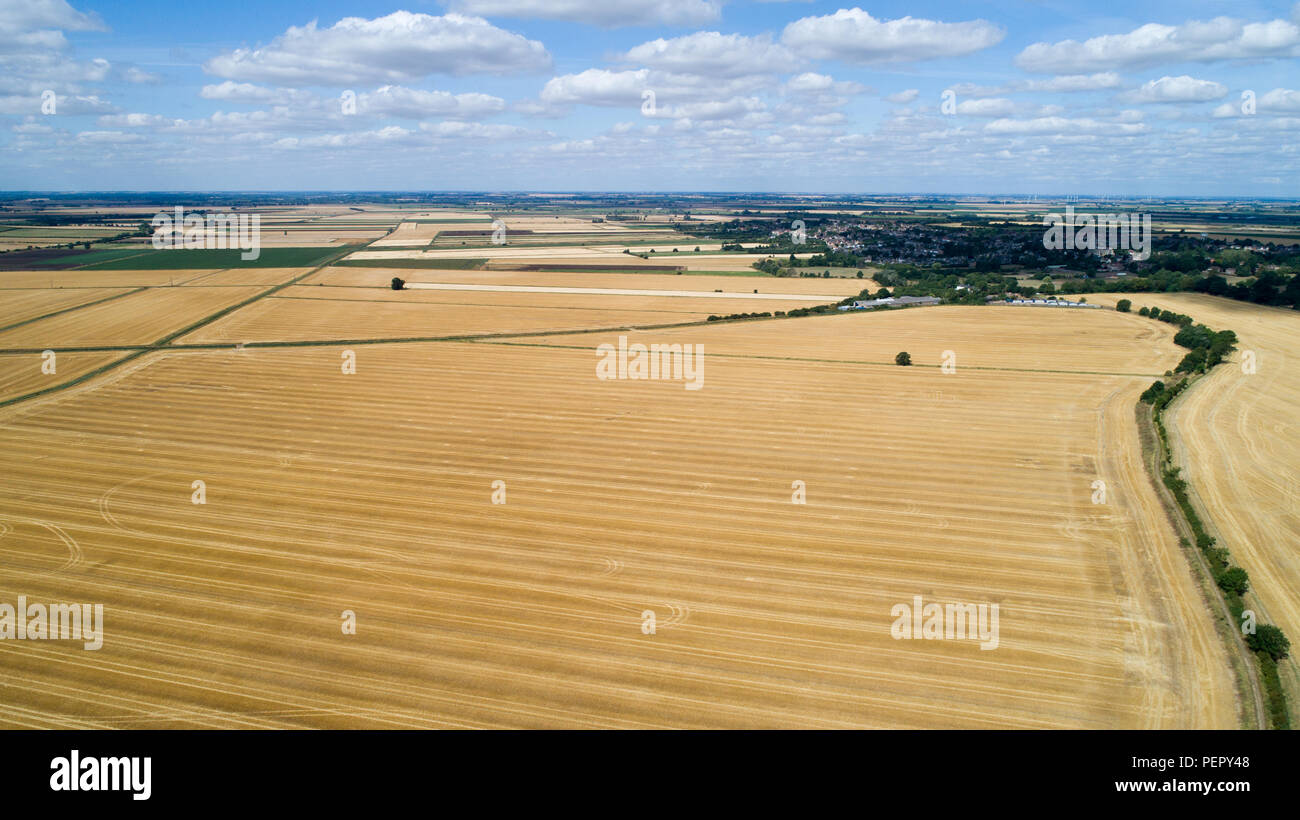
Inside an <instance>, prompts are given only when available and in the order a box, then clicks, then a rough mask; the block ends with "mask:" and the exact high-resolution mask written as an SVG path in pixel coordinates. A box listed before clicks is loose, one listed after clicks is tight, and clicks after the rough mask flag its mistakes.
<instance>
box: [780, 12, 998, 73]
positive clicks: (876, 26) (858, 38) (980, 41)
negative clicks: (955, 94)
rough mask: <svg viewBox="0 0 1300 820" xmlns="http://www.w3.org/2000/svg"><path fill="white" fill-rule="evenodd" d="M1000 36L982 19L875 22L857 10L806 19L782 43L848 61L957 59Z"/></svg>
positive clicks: (793, 25) (786, 33)
mask: <svg viewBox="0 0 1300 820" xmlns="http://www.w3.org/2000/svg"><path fill="white" fill-rule="evenodd" d="M1004 36H1005V31H1003V29H1002V28H1001V27H1000V26H995V25H993V24H992V23H990V22H988V21H986V20H971V21H969V22H964V23H944V22H939V21H935V20H923V19H917V18H914V17H903V18H901V19H898V20H877V19H875V18H874V17H872V16H871V15H870V14H868V13H867V12H865V11H863V10H862V9H859V8H853V9H840V10H839V11H837V12H835V13H834V14H830V15H826V16H824V17H805V18H803V19H801V20H796V21H794V22H793V23H790V24H789V25H787V26H786V27H785V31H784V32H783V33H782V34H781V42H783V43H784V44H785V45H787V46H789V47H790V48H792V49H794V50H795V51H797V52H798V53H800V54H807V55H808V56H810V57H817V58H822V59H831V60H844V61H846V62H853V63H885V62H902V61H912V60H930V59H935V58H939V57H958V56H961V55H964V54H972V53H974V52H976V51H980V50H981V49H985V48H988V47H989V46H992V45H996V44H997V43H998V42H1000V41H1001V40H1002V38H1003V37H1004Z"/></svg>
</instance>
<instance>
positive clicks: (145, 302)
mask: <svg viewBox="0 0 1300 820" xmlns="http://www.w3.org/2000/svg"><path fill="white" fill-rule="evenodd" d="M262 290H263V288H257V287H222V288H204V287H178V288H150V289H148V290H143V291H140V292H138V293H132V294H129V295H127V296H123V297H122V298H120V299H113V300H111V301H108V302H102V303H100V304H97V305H89V306H87V307H84V308H82V309H79V310H76V311H71V312H68V313H62V314H59V315H58V316H50V317H48V318H45V319H41V320H39V321H36V322H32V323H30V324H26V325H22V326H21V327H16V328H12V329H10V330H5V331H0V349H7V348H32V347H55V348H57V347H71V346H78V345H115V344H117V345H120V344H148V343H150V342H153V341H155V340H157V339H159V338H161V337H163V336H165V335H167V332H168V331H174V330H180V329H181V328H183V327H185V326H186V325H188V324H190V323H191V322H194V321H196V320H198V319H201V318H203V317H204V316H206V315H208V314H210V313H214V312H216V311H217V310H220V309H221V308H224V307H227V306H229V305H234V304H238V303H239V302H241V301H243V300H244V299H247V298H248V297H250V296H253V295H255V294H257V293H259V292H260V291H262Z"/></svg>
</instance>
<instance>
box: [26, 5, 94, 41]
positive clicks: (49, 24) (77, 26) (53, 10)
mask: <svg viewBox="0 0 1300 820" xmlns="http://www.w3.org/2000/svg"><path fill="white" fill-rule="evenodd" d="M41 29H66V30H68V31H107V30H108V27H107V26H105V25H104V21H103V20H101V19H99V15H98V14H95V13H94V12H91V13H90V14H86V13H85V12H80V11H77V10H76V9H74V8H73V7H72V6H70V5H68V4H67V2H65V0H5V2H3V3H0V35H5V36H6V38H7V37H8V36H10V35H14V34H22V33H24V32H33V31H38V30H41Z"/></svg>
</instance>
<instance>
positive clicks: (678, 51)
mask: <svg viewBox="0 0 1300 820" xmlns="http://www.w3.org/2000/svg"><path fill="white" fill-rule="evenodd" d="M623 59H624V60H626V61H629V62H634V63H638V64H640V65H644V66H649V67H650V68H656V69H660V70H663V71H671V72H676V73H686V74H711V75H714V76H719V77H740V76H745V75H749V74H773V73H784V72H787V71H793V70H794V69H795V68H796V67H797V66H798V64H799V59H798V58H797V57H796V56H795V54H794V53H793V52H792V51H790V49H788V48H786V47H785V46H782V45H779V44H777V43H774V42H772V38H771V36H769V35H765V34H764V35H759V36H756V37H746V36H744V35H741V34H720V33H719V32H716V31H697V32H695V33H694V34H688V35H686V36H684V37H674V38H672V39H671V40H665V39H663V38H662V37H661V38H659V39H658V40H651V41H650V42H648V43H642V44H641V45H639V46H636V47H635V48H633V49H631V50H629V51H628V52H627V53H626V54H624V55H623Z"/></svg>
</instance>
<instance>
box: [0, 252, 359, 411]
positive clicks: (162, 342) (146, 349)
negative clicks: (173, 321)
mask: <svg viewBox="0 0 1300 820" xmlns="http://www.w3.org/2000/svg"><path fill="white" fill-rule="evenodd" d="M348 252H349V251H346V250H344V251H339V252H338V253H336V254H334V255H332V256H330V257H329V258H328V259H327V260H325V262H324V263H323V264H321V265H319V266H317V267H315V268H312V269H311V270H309V271H307V272H306V273H303V274H300V275H298V276H295V277H293V278H292V279H290V280H289V281H287V282H281V283H280V284H278V285H275V286H274V287H272V288H270V289H268V290H265V291H262V292H261V293H257V294H255V295H253V296H251V297H249V298H248V299H245V300H244V301H242V302H239V303H237V304H234V305H228V306H226V307H224V308H222V309H221V310H218V311H217V312H216V313H212V314H209V315H208V316H205V317H204V318H202V319H199V320H198V321H197V322H193V323H191V324H189V325H187V326H185V327H183V328H181V329H180V330H177V331H175V332H173V333H169V334H167V335H166V336H163V337H162V338H161V339H159V340H157V341H155V342H154V343H153V344H150V345H137V346H132V347H123V348H114V347H107V348H102V349H101V350H130V351H132V352H131V353H129V354H127V355H126V356H123V357H122V358H120V359H115V360H114V361H111V362H109V363H108V364H106V365H102V366H100V367H97V368H95V369H94V370H91V371H89V372H86V373H83V374H81V375H80V376H77V377H75V378H73V379H69V380H68V381H66V382H62V383H60V384H56V385H52V386H50V387H45V388H42V389H40V390H35V391H32V392H31V393H25V394H23V395H21V396H14V397H12V398H8V399H4V400H2V401H0V408H5V407H12V406H13V405H15V404H21V403H23V402H25V401H29V400H31V399H35V398H39V397H41V396H47V395H49V394H51V393H58V392H61V391H63V390H66V389H68V388H69V387H75V386H77V385H79V384H83V383H85V382H86V381H88V380H90V379H92V378H94V377H96V376H100V375H102V374H104V373H107V372H109V371H110V370H114V369H116V368H118V367H120V366H122V365H124V364H126V363H127V362H130V361H133V360H135V359H138V358H139V357H141V356H143V355H145V354H146V353H151V352H153V351H157V350H171V349H174V348H171V347H169V345H170V343H171V341H172V340H173V339H177V338H179V337H181V336H184V335H185V334H186V333H191V332H193V331H195V330H197V329H199V328H201V327H203V326H204V325H207V324H210V323H212V322H215V321H216V320H218V319H220V318H221V317H223V316H226V315H228V314H230V313H233V312H234V311H236V310H239V309H240V308H241V307H244V306H246V305H250V304H252V303H253V302H256V301H257V300H258V299H261V298H263V297H265V296H270V295H271V294H272V293H275V292H276V291H278V290H282V289H283V288H287V287H289V286H290V285H292V284H294V283H295V282H298V281H300V280H302V279H303V278H305V277H307V276H311V275H312V274H313V273H315V272H317V271H318V270H320V269H321V268H323V267H326V266H327V265H329V264H330V263H331V262H333V261H335V260H336V259H338V258H340V257H341V256H343V255H344V254H346V253H348ZM167 287H170V285H168V286H167ZM231 346H232V347H233V345H231ZM43 350H55V351H56V352H57V350H58V349H57V348H43ZM0 352H3V353H11V352H12V353H23V352H31V351H29V350H18V351H0ZM37 352H40V351H37ZM64 352H69V351H64ZM83 352H91V351H83Z"/></svg>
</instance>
